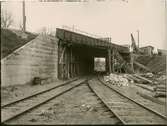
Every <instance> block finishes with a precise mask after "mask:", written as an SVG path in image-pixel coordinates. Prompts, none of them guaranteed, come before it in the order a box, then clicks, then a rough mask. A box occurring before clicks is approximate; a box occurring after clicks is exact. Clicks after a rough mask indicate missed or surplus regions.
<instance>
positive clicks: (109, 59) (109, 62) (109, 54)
mask: <svg viewBox="0 0 167 126" xmlns="http://www.w3.org/2000/svg"><path fill="white" fill-rule="evenodd" d="M108 65H109V73H111V49H108Z"/></svg>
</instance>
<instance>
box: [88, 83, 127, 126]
mask: <svg viewBox="0 0 167 126" xmlns="http://www.w3.org/2000/svg"><path fill="white" fill-rule="evenodd" d="M87 84H88V87H89V88H90V90H91V91H92V92H93V93H94V94H95V95H96V96H97V97H98V98H99V99H100V100H101V101H102V102H103V104H104V105H105V106H106V107H107V108H108V109H109V110H110V112H112V113H113V114H114V115H115V116H116V117H117V118H118V120H120V122H121V123H122V124H127V123H126V122H125V121H124V120H122V119H121V118H120V117H119V116H118V115H117V113H115V112H114V111H113V110H112V109H111V108H110V106H109V105H108V104H106V103H105V101H104V100H103V99H102V98H101V97H100V96H99V95H98V94H97V93H96V92H95V91H94V90H93V89H92V87H91V86H90V83H89V82H87Z"/></svg>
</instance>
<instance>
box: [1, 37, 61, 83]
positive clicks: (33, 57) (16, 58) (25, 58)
mask: <svg viewBox="0 0 167 126" xmlns="http://www.w3.org/2000/svg"><path fill="white" fill-rule="evenodd" d="M57 61H58V39H57V38H55V37H50V36H46V35H39V36H37V37H36V38H35V39H33V40H32V41H30V42H28V43H27V44H25V45H24V46H22V47H21V48H19V49H17V50H15V51H14V52H13V53H12V54H10V55H9V56H7V57H5V58H3V59H2V60H1V86H10V85H18V84H25V83H29V82H31V81H32V79H33V78H34V77H42V78H46V77H54V78H55V77H57V67H58V65H57Z"/></svg>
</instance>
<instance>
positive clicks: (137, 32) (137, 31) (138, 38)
mask: <svg viewBox="0 0 167 126" xmlns="http://www.w3.org/2000/svg"><path fill="white" fill-rule="evenodd" d="M137 40H138V48H139V30H137Z"/></svg>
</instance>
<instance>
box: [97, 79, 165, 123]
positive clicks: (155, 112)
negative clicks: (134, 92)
mask: <svg viewBox="0 0 167 126" xmlns="http://www.w3.org/2000/svg"><path fill="white" fill-rule="evenodd" d="M98 80H99V81H100V82H101V83H102V84H103V85H105V86H106V87H108V88H110V89H111V90H113V91H115V92H116V93H118V94H120V95H121V96H123V97H125V98H127V99H128V100H130V101H132V102H134V103H136V104H137V105H139V106H141V107H142V108H144V109H146V110H148V111H150V112H152V113H154V114H156V115H157V116H159V117H161V118H163V119H165V120H167V117H166V116H165V115H163V114H161V113H159V112H157V111H155V110H152V109H150V108H148V107H146V106H145V105H143V104H141V103H139V102H137V101H135V100H133V99H132V98H130V97H128V96H126V95H123V94H122V93H120V92H119V91H117V90H116V89H113V88H112V87H110V86H108V85H106V84H105V83H104V82H103V81H102V80H100V78H99V77H98Z"/></svg>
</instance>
